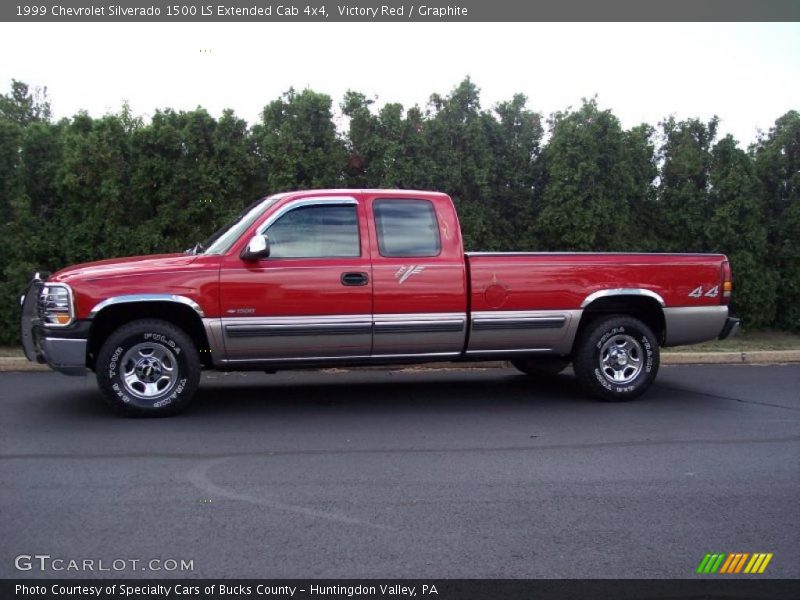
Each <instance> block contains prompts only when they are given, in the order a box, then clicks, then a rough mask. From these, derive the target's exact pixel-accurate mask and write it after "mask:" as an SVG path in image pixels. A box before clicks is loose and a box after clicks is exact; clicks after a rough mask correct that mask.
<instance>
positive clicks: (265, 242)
mask: <svg viewBox="0 0 800 600" xmlns="http://www.w3.org/2000/svg"><path fill="white" fill-rule="evenodd" d="M268 256H269V238H268V237H267V236H266V235H254V236H253V237H252V238H250V241H249V242H247V246H245V247H244V250H242V253H241V254H240V255H239V258H241V259H242V260H259V259H261V258H267V257H268Z"/></svg>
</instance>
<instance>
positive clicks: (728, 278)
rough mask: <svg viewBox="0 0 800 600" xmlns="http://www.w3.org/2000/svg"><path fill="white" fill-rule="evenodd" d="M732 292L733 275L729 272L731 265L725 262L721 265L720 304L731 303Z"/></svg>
mask: <svg viewBox="0 0 800 600" xmlns="http://www.w3.org/2000/svg"><path fill="white" fill-rule="evenodd" d="M732 291H733V273H732V272H731V263H729V262H728V261H727V260H726V261H725V262H723V263H722V298H721V301H722V304H728V303H729V302H730V301H731V292H732Z"/></svg>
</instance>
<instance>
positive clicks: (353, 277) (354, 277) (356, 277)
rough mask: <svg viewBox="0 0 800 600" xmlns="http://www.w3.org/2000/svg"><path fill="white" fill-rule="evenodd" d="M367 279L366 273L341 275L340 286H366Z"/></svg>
mask: <svg viewBox="0 0 800 600" xmlns="http://www.w3.org/2000/svg"><path fill="white" fill-rule="evenodd" d="M368 283H369V277H368V276H367V274H366V273H342V285H367V284H368Z"/></svg>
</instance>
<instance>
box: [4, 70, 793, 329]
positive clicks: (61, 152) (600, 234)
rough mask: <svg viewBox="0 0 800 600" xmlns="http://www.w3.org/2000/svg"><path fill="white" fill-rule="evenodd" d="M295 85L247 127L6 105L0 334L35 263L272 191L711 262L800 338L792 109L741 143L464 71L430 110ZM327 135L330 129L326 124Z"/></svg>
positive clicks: (556, 241)
mask: <svg viewBox="0 0 800 600" xmlns="http://www.w3.org/2000/svg"><path fill="white" fill-rule="evenodd" d="M372 104H373V103H372V101H371V100H370V99H368V98H367V96H365V95H363V94H360V93H356V92H348V93H347V94H346V95H345V98H344V99H343V100H342V103H341V105H340V107H339V110H337V111H336V113H335V114H334V111H333V108H332V102H331V98H330V97H329V96H327V95H325V94H320V93H317V92H314V91H311V90H304V91H301V92H297V91H294V90H290V91H289V92H287V93H286V94H284V95H283V96H282V97H280V98H279V99H276V100H274V101H272V102H270V103H269V104H268V105H267V106H266V107H265V108H264V111H263V113H262V115H261V119H260V120H259V122H258V123H255V124H253V125H249V124H248V123H246V122H245V121H243V120H242V119H240V118H238V117H237V116H236V115H235V114H234V113H233V112H232V111H226V112H225V113H224V114H223V115H222V116H221V117H220V118H218V119H215V118H214V117H212V116H211V115H209V114H208V113H207V112H206V111H205V110H204V109H202V108H197V109H196V110H193V111H189V112H176V111H174V110H171V109H163V110H159V111H157V112H156V113H155V115H154V116H153V118H152V119H150V120H148V121H146V122H145V121H144V120H142V119H140V118H137V117H135V116H133V115H131V114H130V111H129V110H128V109H127V107H123V109H122V110H121V111H119V112H118V113H116V114H108V115H106V116H103V117H100V118H93V117H90V116H88V115H87V114H85V113H79V114H77V115H75V116H74V117H72V118H71V119H62V120H60V121H55V120H53V119H52V117H51V114H50V107H49V104H48V101H47V97H46V94H44V93H43V92H41V91H40V90H32V89H30V88H29V87H28V86H27V85H25V84H23V83H20V82H17V81H14V82H12V85H11V90H10V91H9V93H7V94H6V95H3V96H0V227H2V236H1V237H0V273H2V280H1V281H0V325H1V326H0V343H2V344H14V343H17V341H18V340H17V336H18V321H17V319H18V315H17V310H18V307H17V298H18V294H19V292H20V291H21V290H22V288H23V287H24V285H25V283H26V281H27V279H28V277H29V275H30V274H31V272H33V271H34V270H36V269H49V270H55V269H58V268H60V267H63V266H66V265H69V264H73V263H76V262H81V261H88V260H95V259H99V258H105V257H111V256H125V255H135V254H144V253H150V252H165V251H168V252H171V251H180V250H181V249H183V248H186V247H188V246H191V245H192V244H193V243H194V242H195V241H197V240H200V239H203V238H205V237H206V236H207V235H208V234H209V233H210V232H212V231H213V230H214V229H216V227H217V226H218V225H219V224H221V223H222V222H223V221H225V220H226V219H228V218H230V217H231V216H232V215H233V214H235V213H237V212H238V211H239V210H240V209H241V208H242V207H243V206H245V205H247V204H249V203H250V202H252V201H253V200H254V199H255V198H257V197H260V196H262V195H265V194H267V193H272V192H277V191H283V190H290V189H308V188H320V187H404V188H429V189H437V190H442V191H445V192H448V193H450V194H451V195H452V196H453V198H454V199H455V201H456V203H457V205H458V209H459V214H460V216H461V223H462V227H463V230H464V237H465V240H466V245H467V247H468V248H469V249H472V250H478V249H482V250H620V251H629V250H643V251H677V252H688V251H702V252H724V253H726V254H728V255H729V256H730V257H731V259H732V263H733V268H734V273H735V277H736V292H735V309H736V311H737V312H738V314H740V315H741V316H743V317H744V318H745V320H746V323H747V324H748V325H749V326H751V327H763V326H771V327H777V328H782V329H786V330H795V331H800V199H799V193H800V192H798V190H800V114H798V112H796V111H789V112H787V113H786V114H785V115H783V116H782V117H780V118H779V119H778V120H777V121H776V122H775V126H774V127H773V128H772V129H771V130H770V131H769V132H768V133H767V134H764V135H762V136H761V138H760V139H759V140H758V142H757V143H756V144H754V145H753V146H752V147H751V148H749V149H748V150H747V151H745V150H742V149H741V148H739V147H738V145H737V143H736V141H735V140H733V139H732V138H731V137H723V138H721V139H718V136H717V120H716V118H715V119H712V120H711V121H708V122H704V121H701V120H699V119H688V120H684V121H677V120H675V119H674V118H667V119H665V120H664V121H663V122H661V123H658V124H656V125H648V124H642V125H639V126H637V127H633V128H632V129H624V128H623V127H622V125H621V124H620V121H619V119H618V118H617V117H616V116H614V114H613V113H612V112H611V111H609V110H601V109H600V108H598V106H597V104H596V102H595V101H594V100H585V101H584V102H583V103H582V105H581V106H580V107H579V108H577V109H570V110H566V111H564V112H559V113H556V114H553V115H550V116H549V117H548V118H546V119H545V118H543V117H542V116H541V115H540V114H539V113H536V112H533V111H531V110H529V109H528V108H526V99H525V97H524V96H521V95H517V96H515V97H513V98H512V99H511V100H509V101H507V102H502V103H499V104H498V105H496V106H494V107H492V108H491V109H485V108H482V107H481V105H480V95H479V90H478V88H477V87H476V86H475V85H474V84H473V83H472V82H471V81H470V80H469V79H466V80H465V81H463V82H462V83H461V84H459V85H458V86H457V87H456V88H455V89H453V90H452V91H451V92H450V93H449V94H448V95H446V96H442V95H438V94H434V95H432V96H431V97H430V99H429V102H428V104H427V105H426V106H425V107H424V108H420V107H418V106H414V107H412V108H409V109H407V110H406V109H404V107H402V106H401V105H399V104H391V103H390V104H386V105H384V106H383V107H382V108H380V110H377V109H376V107H374V106H373V105H372ZM337 124H338V125H339V127H338V128H337Z"/></svg>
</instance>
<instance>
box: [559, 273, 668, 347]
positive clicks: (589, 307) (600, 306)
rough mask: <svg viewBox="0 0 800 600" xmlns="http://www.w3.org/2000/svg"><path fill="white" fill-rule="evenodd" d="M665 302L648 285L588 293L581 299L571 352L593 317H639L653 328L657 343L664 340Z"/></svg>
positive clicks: (594, 318) (593, 319)
mask: <svg viewBox="0 0 800 600" xmlns="http://www.w3.org/2000/svg"><path fill="white" fill-rule="evenodd" d="M664 306H665V303H664V299H663V298H662V297H661V296H660V295H659V294H657V293H656V292H653V291H651V290H647V289H639V288H621V289H613V290H599V291H597V292H594V293H592V294H589V295H588V296H587V297H586V299H585V300H584V301H583V302H582V303H581V308H582V309H583V313H582V314H581V320H580V323H579V324H578V330H577V332H576V335H575V339H574V341H573V346H572V349H573V353H574V351H575V348H576V345H577V344H578V343H579V341H580V340H581V337H582V335H583V333H584V331H586V329H587V328H588V327H589V326H590V325H591V324H592V323H593V322H594V321H596V320H598V319H601V318H604V317H608V316H611V315H625V316H629V317H633V318H635V319H639V320H640V321H642V322H643V323H644V324H645V325H647V326H648V327H649V328H650V329H651V330H652V332H653V333H654V334H655V336H656V339H657V340H658V343H659V344H663V343H664V336H665V333H666V321H665V319H664Z"/></svg>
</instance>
